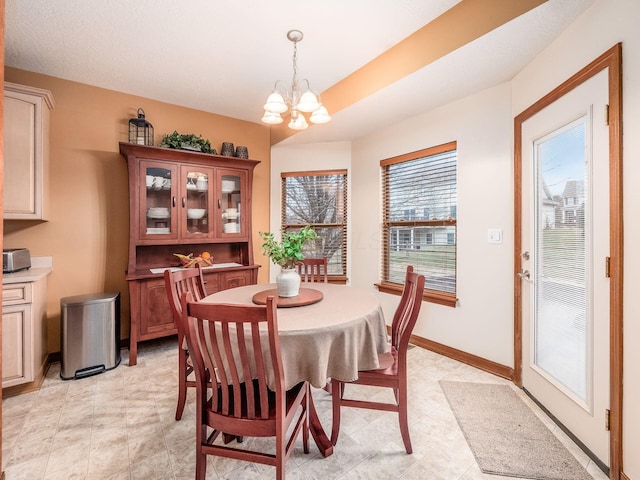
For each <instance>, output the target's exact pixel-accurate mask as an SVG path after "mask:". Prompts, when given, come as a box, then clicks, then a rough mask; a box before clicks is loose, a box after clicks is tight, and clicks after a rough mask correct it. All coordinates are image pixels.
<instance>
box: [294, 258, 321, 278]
mask: <svg viewBox="0 0 640 480" xmlns="http://www.w3.org/2000/svg"><path fill="white" fill-rule="evenodd" d="M298 274H299V275H300V279H301V280H302V281H303V282H324V283H327V282H328V280H327V257H323V258H305V259H304V260H301V261H300V262H299V263H298Z"/></svg>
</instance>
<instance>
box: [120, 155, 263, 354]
mask: <svg viewBox="0 0 640 480" xmlns="http://www.w3.org/2000/svg"><path fill="white" fill-rule="evenodd" d="M120 153H121V154H122V155H123V156H125V158H126V159H127V164H128V170H129V192H130V193H129V195H130V210H129V211H130V219H129V226H130V232H131V234H130V235H129V262H128V266H127V274H126V278H127V280H128V282H129V297H130V312H131V331H130V335H129V339H130V340H129V365H135V364H136V362H137V344H138V342H139V341H144V340H150V339H153V338H158V337H164V336H168V335H173V334H175V333H177V329H176V326H175V325H174V323H173V316H172V315H171V311H170V309H169V305H168V300H167V295H166V292H165V289H164V280H163V276H162V275H163V272H164V270H165V269H166V268H171V267H177V266H178V264H179V262H178V261H177V258H176V256H174V254H176V253H180V254H189V253H193V254H194V255H195V256H198V255H199V253H200V252H207V253H208V254H209V255H210V256H211V257H212V258H213V263H214V265H213V266H212V267H210V268H207V269H205V272H204V275H205V281H206V288H207V293H208V294H211V293H214V292H216V291H219V290H224V289H227V288H233V287H235V286H239V285H249V284H254V283H256V282H257V280H258V268H259V265H255V264H254V262H253V245H252V238H251V187H252V181H253V170H254V168H255V166H256V165H257V164H258V163H259V162H258V161H257V160H249V159H238V158H230V157H222V156H218V155H210V154H204V153H195V152H190V151H186V150H174V149H167V148H159V147H148V146H142V145H136V144H132V143H120ZM231 224H232V225H233V226H231V227H229V226H227V225H231Z"/></svg>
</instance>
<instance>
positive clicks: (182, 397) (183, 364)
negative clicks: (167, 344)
mask: <svg viewBox="0 0 640 480" xmlns="http://www.w3.org/2000/svg"><path fill="white" fill-rule="evenodd" d="M186 401H187V351H186V350H185V349H183V348H179V349H178V405H177V406H176V420H180V419H181V418H182V412H183V411H184V405H185V403H186Z"/></svg>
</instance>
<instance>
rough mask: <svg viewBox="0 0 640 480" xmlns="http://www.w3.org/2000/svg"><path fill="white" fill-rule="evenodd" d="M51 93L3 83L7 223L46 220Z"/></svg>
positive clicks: (5, 207) (5, 211)
mask: <svg viewBox="0 0 640 480" xmlns="http://www.w3.org/2000/svg"><path fill="white" fill-rule="evenodd" d="M54 106H55V102H54V101H53V96H52V95H51V92H50V91H49V90H43V89H40V88H34V87H27V86H25V85H18V84H16V83H9V82H5V84H4V116H5V117H4V119H5V120H4V179H5V182H4V207H3V208H4V210H3V218H4V219H5V220H46V219H47V204H48V203H49V202H48V198H47V196H48V187H49V185H48V183H49V110H51V109H53V108H54Z"/></svg>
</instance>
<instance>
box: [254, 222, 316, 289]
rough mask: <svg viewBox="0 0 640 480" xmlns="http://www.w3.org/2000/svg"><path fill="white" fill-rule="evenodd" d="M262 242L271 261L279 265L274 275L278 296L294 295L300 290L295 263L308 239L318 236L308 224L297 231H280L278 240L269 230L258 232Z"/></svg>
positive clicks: (263, 248) (300, 258)
mask: <svg viewBox="0 0 640 480" xmlns="http://www.w3.org/2000/svg"><path fill="white" fill-rule="evenodd" d="M259 233H260V236H261V237H262V240H264V243H263V244H262V250H263V252H264V254H265V255H267V256H268V257H269V258H270V259H271V261H272V262H273V263H275V264H276V265H279V266H280V267H281V269H282V270H281V271H280V273H279V274H278V276H277V277H276V284H277V285H278V296H279V297H295V296H297V295H298V293H299V290H300V275H298V272H297V270H296V264H297V263H298V262H300V261H301V260H302V259H303V258H304V256H303V255H302V249H303V247H304V245H305V243H307V241H308V240H313V239H315V238H318V234H317V233H316V232H315V230H313V228H311V227H310V226H309V225H307V226H306V227H303V228H301V229H300V230H298V231H291V232H282V235H281V236H282V240H280V241H278V240H276V238H275V234H273V233H271V232H259Z"/></svg>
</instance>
